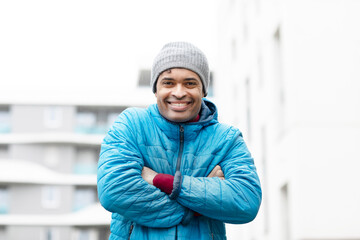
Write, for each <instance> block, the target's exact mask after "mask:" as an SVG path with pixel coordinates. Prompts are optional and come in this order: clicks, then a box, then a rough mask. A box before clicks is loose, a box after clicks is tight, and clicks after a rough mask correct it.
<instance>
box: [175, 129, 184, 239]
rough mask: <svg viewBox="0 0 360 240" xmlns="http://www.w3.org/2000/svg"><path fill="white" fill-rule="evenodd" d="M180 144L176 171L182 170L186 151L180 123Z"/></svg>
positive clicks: (176, 235)
mask: <svg viewBox="0 0 360 240" xmlns="http://www.w3.org/2000/svg"><path fill="white" fill-rule="evenodd" d="M179 131H180V146H179V154H178V158H177V161H176V171H180V167H181V157H182V154H183V151H184V127H183V126H181V125H180V129H179ZM177 239H178V226H177V225H176V226H175V240H177Z"/></svg>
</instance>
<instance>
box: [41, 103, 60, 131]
mask: <svg viewBox="0 0 360 240" xmlns="http://www.w3.org/2000/svg"><path fill="white" fill-rule="evenodd" d="M62 125H63V109H62V108H61V107H59V106H49V107H46V108H45V110H44V126H45V127H46V128H50V129H56V128H60V127H61V126H62Z"/></svg>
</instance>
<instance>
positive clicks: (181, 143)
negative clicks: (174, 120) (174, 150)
mask: <svg viewBox="0 0 360 240" xmlns="http://www.w3.org/2000/svg"><path fill="white" fill-rule="evenodd" d="M179 131H180V149H179V155H178V158H177V161H176V171H180V166H181V157H182V154H183V151H184V127H183V126H181V125H180V129H179Z"/></svg>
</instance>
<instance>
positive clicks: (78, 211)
mask: <svg viewBox="0 0 360 240" xmlns="http://www.w3.org/2000/svg"><path fill="white" fill-rule="evenodd" d="M143 90H145V89H139V90H138V91H137V92H136V93H135V94H133V95H132V96H133V97H131V95H130V96H127V97H126V98H125V97H121V96H117V98H115V97H114V98H112V97H111V96H109V98H100V97H94V96H91V100H90V97H86V96H85V95H83V98H84V99H83V100H79V99H78V98H77V99H71V98H69V97H61V96H60V97H59V98H53V99H49V98H43V99H40V98H36V100H34V99H32V98H31V96H29V97H23V98H16V97H14V98H13V99H8V100H4V99H0V119H1V121H0V239H1V240H8V239H12V240H17V239H19V240H20V239H29V240H61V239H71V240H105V239H108V238H109V234H110V230H109V228H110V221H111V213H109V212H107V211H106V210H105V209H104V208H103V207H102V206H101V205H100V203H99V200H98V196H97V186H96V173H97V162H98V158H99V152H100V145H101V142H102V140H103V138H104V137H105V134H106V132H107V131H108V129H109V127H110V126H111V125H112V124H113V122H114V121H115V118H116V117H117V116H118V115H119V114H120V113H121V112H122V111H123V110H124V109H126V108H127V107H129V106H138V107H146V106H147V105H148V104H150V103H151V102H152V101H153V98H154V97H153V96H152V95H153V94H152V93H151V91H150V87H148V89H146V90H147V91H148V92H149V93H148V94H142V91H143ZM139 95H141V96H142V98H138V97H137V98H136V96H139ZM134 98H136V99H134ZM149 98H150V99H149Z"/></svg>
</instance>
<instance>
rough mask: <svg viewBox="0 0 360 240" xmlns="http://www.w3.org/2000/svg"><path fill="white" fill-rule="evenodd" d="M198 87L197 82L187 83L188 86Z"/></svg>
mask: <svg viewBox="0 0 360 240" xmlns="http://www.w3.org/2000/svg"><path fill="white" fill-rule="evenodd" d="M196 85H197V82H186V86H191V87H194V86H196Z"/></svg>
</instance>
